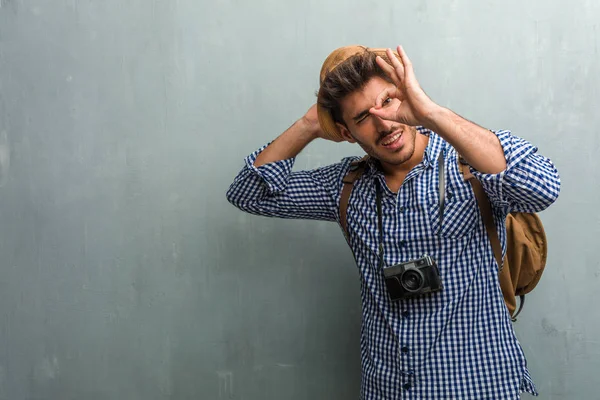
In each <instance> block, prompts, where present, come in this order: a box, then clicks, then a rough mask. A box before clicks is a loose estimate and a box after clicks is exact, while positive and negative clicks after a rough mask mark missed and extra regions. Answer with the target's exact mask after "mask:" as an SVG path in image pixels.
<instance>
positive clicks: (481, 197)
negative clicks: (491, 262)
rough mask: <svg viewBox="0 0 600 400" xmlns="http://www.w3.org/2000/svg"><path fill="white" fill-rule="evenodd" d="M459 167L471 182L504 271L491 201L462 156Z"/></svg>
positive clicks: (499, 266)
mask: <svg viewBox="0 0 600 400" xmlns="http://www.w3.org/2000/svg"><path fill="white" fill-rule="evenodd" d="M458 167H459V170H460V171H461V173H462V175H463V178H464V179H465V180H466V181H469V183H470V184H471V187H472V188H473V192H475V197H476V198H477V204H478V205H479V211H480V212H481V218H482V219H483V223H484V225H485V230H486V231H487V234H488V238H489V239H490V244H491V245H492V251H493V252H494V257H495V258H496V262H497V263H498V268H499V269H500V270H502V246H501V245H500V239H499V238H498V231H496V224H495V223H494V215H493V214H492V205H491V203H490V199H489V198H488V197H487V194H486V193H485V190H484V189H483V186H481V183H480V182H479V181H478V180H477V179H475V177H474V176H473V174H472V173H471V170H470V169H469V166H468V165H467V162H466V161H465V159H464V158H462V157H461V156H460V155H459V156H458Z"/></svg>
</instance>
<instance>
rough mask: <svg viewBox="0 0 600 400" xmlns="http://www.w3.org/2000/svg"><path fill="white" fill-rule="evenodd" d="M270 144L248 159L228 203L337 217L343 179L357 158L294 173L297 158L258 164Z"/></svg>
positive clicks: (269, 212)
mask: <svg viewBox="0 0 600 400" xmlns="http://www.w3.org/2000/svg"><path fill="white" fill-rule="evenodd" d="M267 146H268V145H265V146H263V147H261V148H260V149H258V150H257V151H255V152H254V153H252V154H250V155H249V156H248V157H246V158H245V164H244V167H243V168H242V170H241V171H240V172H239V173H238V175H237V176H236V177H235V179H234V181H233V183H232V184H231V186H230V187H229V190H228V191H227V199H228V200H229V202H230V203H231V204H233V205H234V206H235V207H237V208H239V209H240V210H242V211H246V212H249V213H251V214H257V215H262V216H268V217H279V218H297V219H317V220H325V221H335V220H337V218H338V204H337V197H338V195H339V192H340V188H341V185H342V178H343V175H344V173H345V171H347V170H348V168H349V165H350V162H351V161H352V160H353V159H354V158H355V157H354V158H352V157H349V158H345V159H343V160H342V161H341V162H339V163H336V164H332V165H328V166H325V167H321V168H317V169H313V170H307V171H297V172H292V168H293V166H294V162H295V158H289V159H286V160H280V161H275V162H271V163H268V164H264V165H261V166H259V167H256V166H255V165H254V162H255V161H256V158H257V157H258V155H259V154H260V153H261V152H262V151H263V150H264V149H265V148H266V147H267Z"/></svg>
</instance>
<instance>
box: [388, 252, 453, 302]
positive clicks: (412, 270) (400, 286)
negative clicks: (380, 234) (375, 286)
mask: <svg viewBox="0 0 600 400" xmlns="http://www.w3.org/2000/svg"><path fill="white" fill-rule="evenodd" d="M383 274H384V277H385V286H386V287H387V291H388V294H389V295H390V299H391V300H392V301H397V300H401V299H407V298H411V297H418V296H421V295H423V294H426V293H432V292H438V291H440V290H442V288H443V285H442V280H441V278H440V272H439V270H438V267H437V264H436V263H435V260H434V259H433V258H432V257H430V256H427V255H425V256H423V257H421V258H419V259H416V260H410V261H407V262H404V263H400V264H396V265H392V266H391V267H386V268H384V269H383Z"/></svg>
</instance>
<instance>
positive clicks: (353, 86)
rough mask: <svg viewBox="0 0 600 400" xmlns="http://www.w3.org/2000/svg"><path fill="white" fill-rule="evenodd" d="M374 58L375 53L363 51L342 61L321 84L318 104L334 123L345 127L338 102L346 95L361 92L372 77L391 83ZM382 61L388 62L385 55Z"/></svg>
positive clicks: (375, 56)
mask: <svg viewBox="0 0 600 400" xmlns="http://www.w3.org/2000/svg"><path fill="white" fill-rule="evenodd" d="M376 58H377V54H376V53H374V52H372V51H369V50H367V49H365V51H364V52H362V53H358V54H355V55H353V56H351V57H348V58H347V59H346V60H344V61H342V62H341V63H340V64H339V65H338V66H337V67H335V68H334V69H333V70H332V71H330V72H329V73H328V74H327V75H326V76H325V78H324V79H323V82H321V88H320V89H319V92H318V95H317V96H318V103H319V105H320V106H321V107H323V108H325V109H327V110H328V111H329V112H330V113H331V116H332V118H333V121H334V122H339V123H341V124H343V125H344V126H346V123H345V122H344V120H343V118H342V107H341V105H340V102H341V101H342V100H343V99H344V98H345V97H346V96H347V95H349V94H350V93H353V92H355V91H357V90H361V89H362V88H363V87H364V86H365V85H366V84H367V82H369V81H370V80H371V79H372V78H374V77H380V78H383V79H385V80H386V81H388V82H392V80H391V79H390V77H389V76H388V75H387V74H386V73H385V72H384V71H383V70H382V69H381V67H379V65H377V62H376V61H375V59H376ZM383 59H384V60H386V61H388V58H387V56H385V55H384V56H383Z"/></svg>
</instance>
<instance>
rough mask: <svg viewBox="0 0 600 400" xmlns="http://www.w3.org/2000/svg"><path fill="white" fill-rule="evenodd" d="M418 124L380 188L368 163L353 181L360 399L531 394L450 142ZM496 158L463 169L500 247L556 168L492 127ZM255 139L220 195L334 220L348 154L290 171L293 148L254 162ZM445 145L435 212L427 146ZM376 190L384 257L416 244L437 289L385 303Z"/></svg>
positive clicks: (551, 186)
mask: <svg viewBox="0 0 600 400" xmlns="http://www.w3.org/2000/svg"><path fill="white" fill-rule="evenodd" d="M418 131H419V133H420V134H425V135H429V143H428V145H427V148H426V150H425V154H424V157H423V160H422V162H421V163H420V164H418V165H417V166H415V167H414V168H413V169H412V170H411V171H410V172H409V173H408V175H407V176H406V178H405V180H404V182H403V184H402V186H401V188H400V190H399V191H398V193H393V192H391V191H390V190H389V189H388V187H387V186H386V184H385V179H384V176H383V174H382V173H381V172H380V170H379V169H378V168H377V166H376V164H375V163H374V162H370V163H369V164H368V165H367V168H366V170H365V173H364V174H363V175H362V176H361V178H360V179H359V180H358V181H357V182H356V183H355V186H354V189H353V191H352V194H351V197H350V201H349V205H348V211H347V223H348V232H349V243H350V246H351V248H352V251H353V253H354V257H355V259H356V263H357V266H358V269H359V273H360V278H361V298H362V327H361V339H360V346H361V364H362V382H361V399H369V400H370V399H400V398H402V399H458V400H468V399H473V400H483V399H493V400H501V399H518V398H520V393H522V392H528V393H531V394H534V395H537V392H536V388H535V386H534V384H533V381H532V379H531V377H530V374H529V371H528V369H527V362H526V359H525V356H524V354H523V350H522V348H521V346H520V344H519V342H518V340H517V337H516V336H515V332H514V330H513V327H512V323H511V320H510V316H509V314H508V311H507V309H506V307H505V304H504V301H503V296H502V292H501V290H500V286H499V283H498V265H497V263H496V261H495V259H494V254H493V252H492V249H491V246H490V245H489V241H488V237H487V234H486V231H485V227H484V224H483V221H482V218H481V216H480V213H479V209H478V206H477V202H476V200H475V197H474V194H473V190H472V188H471V186H470V184H469V183H468V182H465V181H464V180H463V177H462V175H461V174H460V172H459V169H458V163H457V153H456V151H455V150H454V149H453V148H452V146H450V145H449V144H448V143H447V142H446V141H444V140H443V139H442V138H441V137H440V136H438V135H437V134H435V133H434V132H431V131H429V130H426V129H423V128H418ZM494 133H495V134H496V135H497V137H498V138H499V139H500V143H501V145H502V148H503V150H504V155H505V157H506V162H507V168H506V170H505V171H503V172H501V173H499V174H483V173H480V172H478V171H476V170H474V169H473V168H471V171H472V173H473V175H474V176H475V178H476V179H478V180H479V181H480V182H481V183H482V185H483V187H484V189H485V191H486V193H487V194H488V196H489V198H490V200H491V201H492V204H493V211H494V216H495V220H496V225H497V230H498V234H499V237H500V241H501V243H502V249H503V252H506V229H505V226H504V221H505V217H506V215H507V214H508V213H509V212H511V211H522V212H538V211H541V210H543V209H545V208H546V207H548V206H549V205H550V204H551V203H553V202H554V200H556V198H557V197H558V194H559V191H560V178H559V176H558V172H557V170H556V169H555V167H554V165H553V164H552V162H551V161H550V160H549V159H547V158H545V157H543V156H541V155H539V154H538V153H537V148H536V147H534V146H533V145H531V144H530V143H529V142H527V141H525V140H523V139H521V138H518V137H516V136H514V135H512V134H511V133H510V132H509V131H494ZM263 149H264V147H263V148H262V149H259V150H258V151H256V152H255V153H253V154H251V155H250V156H248V157H247V158H246V164H245V166H244V168H243V169H242V171H241V172H240V173H239V174H238V176H237V177H236V178H235V180H234V182H233V184H232V185H231V187H230V189H229V191H228V193H227V198H228V200H229V201H230V202H231V203H232V204H234V205H235V206H236V207H238V208H240V209H242V210H244V211H247V212H249V213H253V214H258V215H264V216H270V217H280V218H305V219H318V220H326V221H337V222H338V223H340V216H339V201H340V194H341V189H342V186H343V183H342V179H343V177H344V176H345V174H346V173H347V171H348V169H349V167H350V163H351V162H352V161H354V160H356V159H358V157H348V158H344V159H343V160H342V161H341V162H339V163H336V164H333V165H329V166H326V167H323V168H318V169H314V170H310V171H298V172H292V166H293V164H294V159H288V160H282V161H278V162H274V163H271V164H266V165H263V166H260V167H258V168H256V167H255V166H254V165H253V164H254V160H255V159H256V157H257V156H258V154H259V153H260V152H261V151H262V150H263ZM440 152H443V154H444V162H445V169H446V185H445V196H444V197H445V200H444V201H445V204H444V208H443V210H444V211H443V219H442V220H441V223H440V218H439V212H440V204H439V198H440V195H439V190H438V182H439V172H438V169H439V165H438V162H437V160H438V156H439V155H440ZM376 180H378V181H379V182H380V184H381V187H382V188H383V190H382V212H383V229H384V239H383V242H384V243H383V245H384V249H385V255H384V262H385V264H386V265H388V266H390V265H394V264H397V263H400V262H405V261H408V260H411V259H415V258H419V257H421V256H423V255H424V254H428V255H430V256H432V257H433V258H434V259H435V260H436V261H437V264H438V267H439V272H440V276H441V279H442V282H443V286H444V287H443V290H442V291H440V292H436V293H433V294H429V295H425V296H422V297H419V298H413V299H407V300H401V301H398V302H392V301H390V299H389V296H388V294H387V291H386V287H385V283H384V276H383V272H382V270H381V269H380V268H379V258H378V246H379V234H378V228H377V209H376V200H375V181H376Z"/></svg>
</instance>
